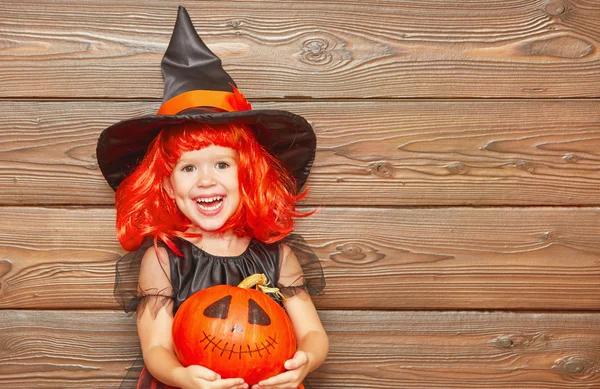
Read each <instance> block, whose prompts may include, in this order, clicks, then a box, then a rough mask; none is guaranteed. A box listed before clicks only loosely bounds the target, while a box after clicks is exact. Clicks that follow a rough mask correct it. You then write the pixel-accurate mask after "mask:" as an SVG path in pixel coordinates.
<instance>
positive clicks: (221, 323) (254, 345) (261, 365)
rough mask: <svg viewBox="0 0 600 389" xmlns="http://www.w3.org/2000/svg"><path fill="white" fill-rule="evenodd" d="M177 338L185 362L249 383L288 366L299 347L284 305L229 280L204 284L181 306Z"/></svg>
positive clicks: (175, 339)
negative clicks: (287, 363)
mask: <svg viewBox="0 0 600 389" xmlns="http://www.w3.org/2000/svg"><path fill="white" fill-rule="evenodd" d="M173 341H174V344H175V351H176V353H177V356H178V358H179V360H180V361H181V363H182V364H183V365H184V366H189V365H192V364H198V365H202V366H205V367H207V368H209V369H211V370H213V371H216V372H217V373H219V374H220V375H221V376H222V377H223V378H237V377H241V378H244V380H245V382H246V383H248V384H250V385H252V384H254V383H258V382H259V381H260V380H262V379H265V378H268V377H271V376H274V375H276V374H278V373H280V372H282V371H284V370H285V369H284V368H283V363H284V362H285V361H286V360H288V359H289V358H291V357H292V356H293V354H294V353H295V351H296V339H295V336H294V331H293V328H292V325H291V322H290V320H289V318H288V316H287V314H286V313H285V311H284V310H283V308H282V307H281V306H280V305H279V304H277V303H276V302H275V301H274V300H273V299H272V298H271V297H269V296H268V295H266V294H265V293H263V292H260V291H258V290H253V289H242V288H239V287H234V286H228V285H219V286H214V287H212V288H207V289H204V290H202V291H200V292H197V293H195V294H194V295H192V296H191V297H189V298H188V299H187V300H186V301H185V302H184V303H183V304H182V305H181V307H180V308H179V310H178V311H177V314H176V315H175V318H174V320H173Z"/></svg>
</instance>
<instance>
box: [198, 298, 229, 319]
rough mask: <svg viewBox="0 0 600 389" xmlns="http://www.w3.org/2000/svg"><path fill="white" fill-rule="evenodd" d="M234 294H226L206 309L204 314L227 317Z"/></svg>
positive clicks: (220, 317) (217, 317) (213, 316)
mask: <svg viewBox="0 0 600 389" xmlns="http://www.w3.org/2000/svg"><path fill="white" fill-rule="evenodd" d="M231 298H232V296H231V295H229V296H225V297H223V298H221V299H219V300H217V301H215V302H214V303H212V304H210V305H209V306H208V307H206V308H205V309H204V316H206V317H212V318H214V319H227V315H228V314H229V306H230V305H231Z"/></svg>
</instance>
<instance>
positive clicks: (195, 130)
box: [115, 123, 313, 253]
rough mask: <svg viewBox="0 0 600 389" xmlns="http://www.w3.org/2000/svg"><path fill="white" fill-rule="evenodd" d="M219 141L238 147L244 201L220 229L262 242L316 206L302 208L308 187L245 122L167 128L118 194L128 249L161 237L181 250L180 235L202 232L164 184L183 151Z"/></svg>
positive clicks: (121, 226) (121, 232)
mask: <svg viewBox="0 0 600 389" xmlns="http://www.w3.org/2000/svg"><path fill="white" fill-rule="evenodd" d="M210 145H216V146H222V147H229V148H232V149H235V150H237V152H238V161H237V162H238V180H239V188H240V204H239V206H238V208H237V210H236V211H235V212H234V214H233V215H232V216H231V217H230V218H229V220H227V222H226V223H225V224H224V225H223V226H222V227H221V228H220V229H219V230H218V231H216V232H225V231H228V230H233V231H234V233H236V234H238V235H240V236H241V235H249V236H252V237H254V238H256V239H258V240H260V241H262V242H267V243H270V242H275V241H277V240H280V239H282V238H284V237H285V236H286V235H287V234H289V233H290V232H291V231H292V230H293V229H294V219H293V218H294V217H304V216H308V215H310V214H312V213H313V212H308V213H302V212H299V211H298V210H296V202H297V201H298V200H300V199H301V198H303V197H304V196H305V195H306V191H304V192H303V193H300V194H299V195H295V194H294V193H295V192H296V183H295V182H294V180H293V178H292V177H291V176H290V174H289V173H288V172H287V170H286V169H285V168H284V167H283V166H282V165H281V163H280V162H279V161H278V160H277V159H276V158H274V157H273V156H271V155H270V154H269V153H268V152H266V151H265V150H264V149H263V148H262V146H261V145H260V144H259V143H258V142H257V141H256V139H255V137H254V135H253V134H252V132H251V131H250V130H249V129H247V128H246V127H244V126H242V125H234V124H218V125H210V126H209V125H206V124H201V123H197V124H196V123H195V124H188V125H186V126H174V127H169V128H166V129H163V130H162V131H161V132H160V133H159V134H158V136H157V137H156V138H155V139H154V140H153V141H152V143H151V144H150V146H149V148H148V151H147V153H146V156H145V157H144V159H143V160H142V162H141V163H140V164H139V165H138V167H137V168H136V169H135V171H134V172H133V173H131V174H130V175H129V176H127V177H126V178H125V179H124V180H123V182H122V183H121V184H120V185H119V187H118V188H117V192H116V197H115V205H116V208H117V237H118V239H119V242H120V243H121V246H123V248H124V249H126V250H128V251H133V250H135V249H137V248H138V247H139V246H140V245H141V243H142V241H143V240H144V238H145V237H148V236H149V237H152V238H153V239H154V241H155V243H156V242H157V240H161V241H162V242H164V243H165V244H166V245H167V246H169V247H170V248H171V249H172V250H173V251H175V252H176V253H179V250H178V249H177V247H176V246H175V244H174V243H173V238H174V237H188V236H198V234H190V233H186V232H185V231H186V230H187V229H188V228H189V227H191V226H192V222H191V221H190V220H189V219H188V218H187V217H185V216H184V215H183V213H181V211H179V209H178V208H177V205H176V204H175V201H174V200H173V199H171V198H170V197H169V196H168V195H167V192H166V191H165V189H164V188H163V179H164V178H165V177H169V176H170V175H171V173H172V172H173V168H174V166H175V164H176V163H177V160H178V159H179V158H180V156H181V155H182V154H183V153H185V152H188V151H193V150H200V149H202V148H204V147H207V146H210Z"/></svg>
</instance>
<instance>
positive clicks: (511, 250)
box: [0, 207, 600, 310]
mask: <svg viewBox="0 0 600 389" xmlns="http://www.w3.org/2000/svg"><path fill="white" fill-rule="evenodd" d="M599 214H600V209H598V208H559V207H535V208H500V207H493V208H466V207H458V208H423V209H418V208H412V209H391V208H335V207H329V208H324V209H321V210H320V212H318V213H317V214H316V215H314V216H312V217H310V218H308V219H304V220H300V221H299V222H298V225H297V227H298V228H297V231H298V232H299V233H301V234H303V235H304V237H305V238H306V240H307V242H308V244H309V245H310V246H311V247H312V248H313V249H314V250H315V252H316V254H317V255H318V256H319V258H320V259H321V260H322V264H323V268H324V271H325V276H326V278H327V282H328V286H327V289H326V291H325V294H324V295H322V296H318V297H316V298H315V303H316V305H317V306H318V307H319V308H328V309H395V308H415V309H421V308H432V309H562V310H590V309H592V310H598V309H600V300H599V299H598V296H599V295H600V268H599V267H598V263H600V241H599V240H598V236H600V217H598V216H599ZM0 220H2V224H0V308H42V309H49V308H71V309H74V308H87V309H89V308H116V305H115V302H114V301H113V298H112V287H113V277H114V275H113V270H114V263H115V261H116V259H117V258H118V257H119V255H120V254H122V253H123V250H122V249H121V247H120V246H119V245H118V243H117V242H116V239H115V238H114V221H113V220H114V211H113V210H112V209H110V208H92V209H90V208H41V207H40V208H37V207H3V208H0Z"/></svg>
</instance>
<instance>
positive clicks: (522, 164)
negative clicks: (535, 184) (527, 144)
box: [515, 161, 535, 173]
mask: <svg viewBox="0 0 600 389" xmlns="http://www.w3.org/2000/svg"><path fill="white" fill-rule="evenodd" d="M515 167H516V168H517V169H521V170H525V171H528V172H529V173H533V172H534V171H535V165H534V164H532V163H531V162H526V161H519V162H517V164H516V165H515Z"/></svg>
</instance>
